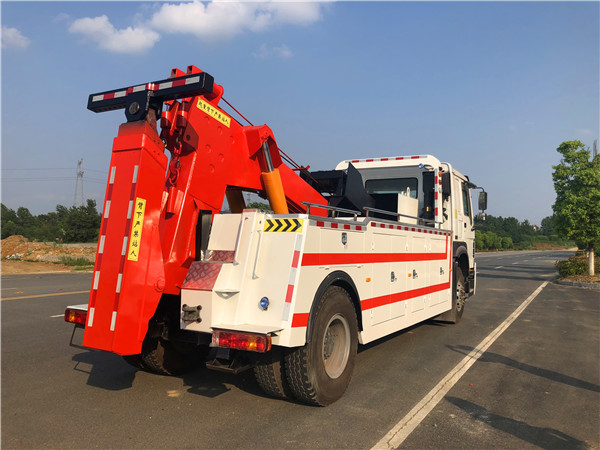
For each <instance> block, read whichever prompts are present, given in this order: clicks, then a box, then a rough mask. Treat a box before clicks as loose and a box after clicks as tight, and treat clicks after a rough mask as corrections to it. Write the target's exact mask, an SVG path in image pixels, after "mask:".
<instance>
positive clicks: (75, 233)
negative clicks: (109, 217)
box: [57, 200, 101, 242]
mask: <svg viewBox="0 0 600 450" xmlns="http://www.w3.org/2000/svg"><path fill="white" fill-rule="evenodd" d="M57 209H58V208H57ZM59 214H60V213H59ZM100 222H101V217H100V214H99V213H98V211H96V201H95V200H88V201H87V204H86V206H72V207H71V208H70V209H69V211H68V213H67V215H66V216H65V218H64V219H63V221H62V225H63V229H64V235H65V241H66V242H92V241H94V240H96V239H98V233H99V231H100Z"/></svg>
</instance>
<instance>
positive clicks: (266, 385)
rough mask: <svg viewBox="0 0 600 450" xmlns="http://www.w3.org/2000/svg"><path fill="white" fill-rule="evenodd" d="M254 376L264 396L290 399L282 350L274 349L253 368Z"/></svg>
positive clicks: (279, 348)
mask: <svg viewBox="0 0 600 450" xmlns="http://www.w3.org/2000/svg"><path fill="white" fill-rule="evenodd" d="M254 376H255V377H256V381H257V382H258V384H259V386H260V387H261V389H262V390H263V391H264V392H265V394H267V395H269V396H271V397H275V398H292V397H293V394H292V391H291V390H290V386H289V384H288V381H287V378H286V376H285V370H284V349H283V348H281V347H274V348H273V349H272V350H271V351H270V352H268V353H266V354H265V355H263V356H262V357H261V358H260V359H259V360H258V361H257V363H256V365H255V366H254Z"/></svg>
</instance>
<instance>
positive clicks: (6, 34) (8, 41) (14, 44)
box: [2, 26, 31, 49]
mask: <svg viewBox="0 0 600 450" xmlns="http://www.w3.org/2000/svg"><path fill="white" fill-rule="evenodd" d="M30 43H31V40H29V38H27V37H25V36H23V35H22V34H21V32H20V31H19V30H17V29H16V28H9V27H6V26H3V27H2V48H4V49H8V48H18V49H23V48H27V47H28V46H29V44H30Z"/></svg>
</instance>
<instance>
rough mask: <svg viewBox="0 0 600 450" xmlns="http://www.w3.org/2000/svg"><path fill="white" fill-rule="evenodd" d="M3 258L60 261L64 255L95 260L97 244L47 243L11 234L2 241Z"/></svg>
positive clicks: (0, 244)
mask: <svg viewBox="0 0 600 450" xmlns="http://www.w3.org/2000/svg"><path fill="white" fill-rule="evenodd" d="M0 254H1V257H2V259H6V260H14V261H30V262H37V261H42V262H60V261H61V260H62V258H63V257H71V258H85V259H86V260H88V261H90V262H93V261H94V258H95V256H96V244H83V245H77V246H74V245H71V244H59V243H56V244H47V243H44V242H31V241H30V240H29V239H27V238H26V237H23V236H19V235H15V236H9V237H7V238H6V239H2V241H0Z"/></svg>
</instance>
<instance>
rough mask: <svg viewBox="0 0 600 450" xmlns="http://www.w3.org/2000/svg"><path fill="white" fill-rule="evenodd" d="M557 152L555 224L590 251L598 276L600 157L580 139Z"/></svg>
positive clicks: (591, 267)
mask: <svg viewBox="0 0 600 450" xmlns="http://www.w3.org/2000/svg"><path fill="white" fill-rule="evenodd" d="M556 151H558V152H559V153H560V154H561V155H562V159H561V162H560V164H558V165H556V166H552V168H553V169H554V172H553V173H552V180H553V181H554V190H555V191H556V202H555V203H554V205H553V206H552V209H553V210H554V214H555V217H556V221H555V227H556V230H557V232H558V233H560V234H561V235H562V236H564V237H566V238H568V239H573V240H574V241H576V242H577V243H578V245H579V246H580V247H581V248H583V249H585V250H586V251H587V252H588V255H589V260H588V273H589V275H594V251H595V248H596V247H597V246H598V245H599V244H600V158H599V157H598V156H596V157H595V158H593V159H592V158H591V157H590V151H589V150H588V149H585V147H584V145H583V143H582V142H580V141H565V142H563V143H562V144H560V146H559V147H558V148H557V149H556Z"/></svg>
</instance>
